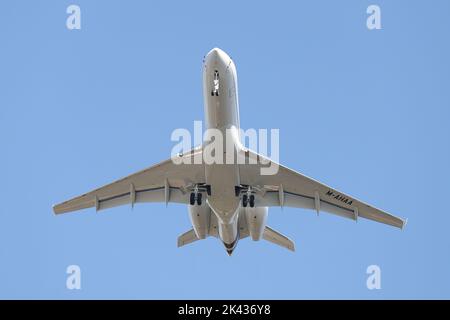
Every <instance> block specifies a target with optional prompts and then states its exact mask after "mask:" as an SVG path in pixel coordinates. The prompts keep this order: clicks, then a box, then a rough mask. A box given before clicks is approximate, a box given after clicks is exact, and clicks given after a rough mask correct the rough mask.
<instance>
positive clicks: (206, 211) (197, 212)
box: [188, 202, 211, 239]
mask: <svg viewBox="0 0 450 320" xmlns="http://www.w3.org/2000/svg"><path fill="white" fill-rule="evenodd" d="M188 208H189V217H190V218H191V223H192V227H193V228H194V231H195V234H196V236H197V238H199V239H205V238H206V236H207V235H208V233H209V221H210V217H211V209H210V208H209V206H208V205H207V204H206V203H205V202H203V204H202V205H201V206H198V205H193V206H188Z"/></svg>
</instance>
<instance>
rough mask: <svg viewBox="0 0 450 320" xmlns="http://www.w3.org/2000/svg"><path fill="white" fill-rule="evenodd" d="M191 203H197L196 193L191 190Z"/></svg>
mask: <svg viewBox="0 0 450 320" xmlns="http://www.w3.org/2000/svg"><path fill="white" fill-rule="evenodd" d="M189 203H190V204H191V206H193V205H194V204H195V193H193V192H191V197H190V198H189Z"/></svg>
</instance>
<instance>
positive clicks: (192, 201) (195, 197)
mask: <svg viewBox="0 0 450 320" xmlns="http://www.w3.org/2000/svg"><path fill="white" fill-rule="evenodd" d="M196 202H197V205H199V206H201V205H202V194H201V193H200V192H197V193H195V192H191V196H190V197H189V203H190V204H191V206H193V205H195V203H196Z"/></svg>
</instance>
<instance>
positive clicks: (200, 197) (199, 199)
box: [197, 193, 202, 206]
mask: <svg viewBox="0 0 450 320" xmlns="http://www.w3.org/2000/svg"><path fill="white" fill-rule="evenodd" d="M197 204H198V205H199V206H201V205H202V194H201V193H198V194H197Z"/></svg>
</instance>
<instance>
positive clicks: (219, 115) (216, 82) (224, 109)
mask: <svg viewBox="0 0 450 320" xmlns="http://www.w3.org/2000/svg"><path fill="white" fill-rule="evenodd" d="M203 96H204V106H205V121H206V129H207V130H210V129H213V130H214V129H217V130H220V132H221V133H222V137H223V153H224V154H223V164H218V163H212V164H205V177H206V184H208V185H210V186H211V195H209V196H208V198H207V203H208V205H209V207H210V208H211V210H212V211H213V213H214V214H215V216H216V217H217V222H218V227H219V236H220V238H221V239H222V241H223V242H224V243H225V244H226V245H227V244H229V245H231V244H234V243H235V242H237V240H238V236H239V235H238V213H239V204H240V202H239V196H236V194H235V187H236V186H239V185H240V181H239V166H238V164H237V163H236V161H233V163H226V162H227V161H226V151H227V150H226V149H227V148H226V143H227V141H226V140H227V138H228V139H229V140H231V141H228V142H229V143H233V144H234V145H236V146H240V141H239V134H238V130H239V107H238V88H237V74H236V67H235V65H234V63H233V61H232V60H231V58H230V57H229V56H228V55H227V54H226V53H225V52H223V51H222V50H220V49H217V48H215V49H212V50H211V51H210V52H209V53H208V54H207V55H206V56H205V59H204V64H203ZM227 130H228V131H229V133H230V132H235V134H234V135H229V134H228V135H227Z"/></svg>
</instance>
